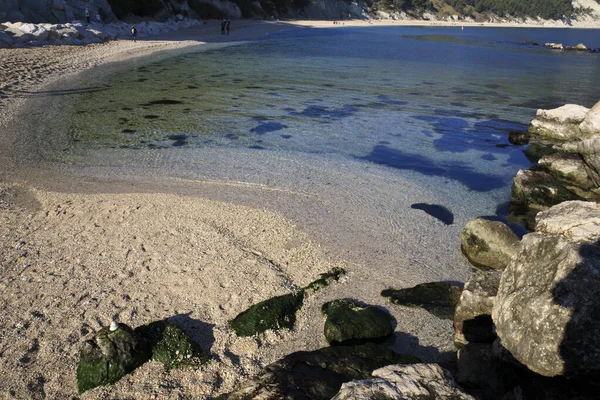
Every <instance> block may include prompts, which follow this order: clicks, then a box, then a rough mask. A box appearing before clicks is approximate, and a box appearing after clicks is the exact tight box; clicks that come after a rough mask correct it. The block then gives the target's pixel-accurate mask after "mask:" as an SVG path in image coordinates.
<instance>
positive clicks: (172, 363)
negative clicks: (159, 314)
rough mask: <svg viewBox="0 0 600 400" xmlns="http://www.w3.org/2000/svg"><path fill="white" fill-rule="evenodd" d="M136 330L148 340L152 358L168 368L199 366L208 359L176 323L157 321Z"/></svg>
mask: <svg viewBox="0 0 600 400" xmlns="http://www.w3.org/2000/svg"><path fill="white" fill-rule="evenodd" d="M135 332H136V333H137V334H139V335H140V336H141V337H143V338H144V339H145V340H146V341H147V342H148V345H149V346H150V348H151V352H152V359H153V360H154V361H159V362H161V363H163V364H164V366H165V369H167V370H171V369H175V368H182V367H197V366H199V365H200V364H202V363H203V362H205V361H206V360H207V359H208V357H207V356H206V355H203V354H202V350H201V349H200V346H198V344H197V343H196V342H194V341H193V340H192V339H191V338H190V336H189V335H188V334H187V333H186V332H185V331H184V330H183V329H181V328H180V327H178V326H177V325H175V324H172V323H169V322H166V321H155V322H152V323H150V324H147V325H142V326H139V327H137V328H136V329H135Z"/></svg>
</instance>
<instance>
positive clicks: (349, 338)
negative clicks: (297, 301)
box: [321, 299, 394, 345]
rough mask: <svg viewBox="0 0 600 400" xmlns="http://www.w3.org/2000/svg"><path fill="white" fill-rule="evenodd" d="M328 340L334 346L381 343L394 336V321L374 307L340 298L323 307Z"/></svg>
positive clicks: (325, 331) (387, 314)
mask: <svg viewBox="0 0 600 400" xmlns="http://www.w3.org/2000/svg"><path fill="white" fill-rule="evenodd" d="M321 311H322V312H323V314H324V315H325V316H326V317H327V319H326V320H325V327H324V333H325V339H327V342H328V343H329V344H332V345H347V344H362V343H366V342H380V341H383V340H384V339H385V338H387V337H390V336H391V335H393V334H394V327H393V325H392V324H393V322H394V318H393V317H392V316H391V315H390V314H389V313H387V312H385V311H383V310H380V309H378V308H375V307H373V306H363V305H360V304H357V303H356V302H353V301H350V300H346V299H340V300H334V301H330V302H328V303H325V304H323V306H322V307H321Z"/></svg>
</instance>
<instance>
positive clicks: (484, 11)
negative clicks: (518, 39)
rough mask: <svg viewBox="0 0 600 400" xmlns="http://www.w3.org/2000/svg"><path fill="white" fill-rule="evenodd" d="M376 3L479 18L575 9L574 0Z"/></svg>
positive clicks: (557, 14) (563, 13)
mask: <svg viewBox="0 0 600 400" xmlns="http://www.w3.org/2000/svg"><path fill="white" fill-rule="evenodd" d="M375 5H376V6H377V5H378V6H379V7H380V8H382V9H385V10H388V11H404V12H406V13H407V14H410V15H413V16H420V15H422V14H423V13H425V12H433V13H437V14H441V16H445V15H461V16H465V17H470V18H473V19H476V20H482V19H488V18H489V17H490V16H492V15H497V16H499V17H516V18H526V17H532V18H536V17H540V18H543V19H561V18H563V17H567V18H569V17H571V16H572V15H573V13H574V12H575V9H574V8H573V4H572V3H571V0H531V1H528V2H524V1H521V0H446V1H444V0H380V1H379V2H376V3H375Z"/></svg>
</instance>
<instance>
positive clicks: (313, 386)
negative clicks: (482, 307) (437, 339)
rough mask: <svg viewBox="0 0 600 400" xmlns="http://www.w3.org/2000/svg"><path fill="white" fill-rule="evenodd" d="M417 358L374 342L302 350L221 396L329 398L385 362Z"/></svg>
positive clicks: (244, 399) (244, 398)
mask: <svg viewBox="0 0 600 400" xmlns="http://www.w3.org/2000/svg"><path fill="white" fill-rule="evenodd" d="M418 362H420V361H419V360H418V359H416V358H414V357H410V356H401V355H398V354H396V353H394V352H393V351H392V350H390V349H387V348H385V347H382V346H379V345H375V344H372V343H367V344H364V345H361V346H333V347H326V348H323V349H319V350H315V351H310V352H308V351H299V352H296V353H292V354H289V355H287V356H285V357H284V358H283V359H281V360H279V361H276V362H274V363H273V364H270V365H267V366H266V367H265V368H264V369H263V370H262V371H261V372H260V373H259V374H258V376H257V377H256V378H254V379H253V380H251V381H248V382H246V383H244V384H243V385H242V387H241V388H239V389H238V390H236V391H235V392H233V393H230V394H227V395H225V396H221V397H220V398H221V399H228V400H249V399H257V400H258V399H261V400H282V399H290V400H291V399H314V400H321V399H322V400H329V399H331V398H332V397H333V396H335V395H336V393H337V392H338V391H339V390H340V387H341V386H342V384H343V383H344V382H349V381H352V380H357V379H366V378H369V377H370V376H371V372H373V371H374V370H376V369H379V368H382V367H384V366H386V365H391V364H414V363H418Z"/></svg>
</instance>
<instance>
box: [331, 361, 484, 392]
mask: <svg viewBox="0 0 600 400" xmlns="http://www.w3.org/2000/svg"><path fill="white" fill-rule="evenodd" d="M371 399H386V400H394V399H397V400H411V399H414V400H420V399H430V400H442V399H453V400H474V397H472V396H471V395H469V394H467V393H465V392H464V391H463V390H462V388H460V387H459V386H458V385H457V384H456V382H455V381H454V378H453V377H452V375H450V373H449V372H448V371H446V370H445V369H443V368H442V367H440V366H439V365H437V364H413V365H389V366H387V367H384V368H380V369H377V370H375V371H373V378H370V379H364V380H360V381H352V382H347V383H344V384H343V385H342V388H341V389H340V391H339V393H338V394H336V395H335V396H334V397H333V398H332V400H371Z"/></svg>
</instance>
